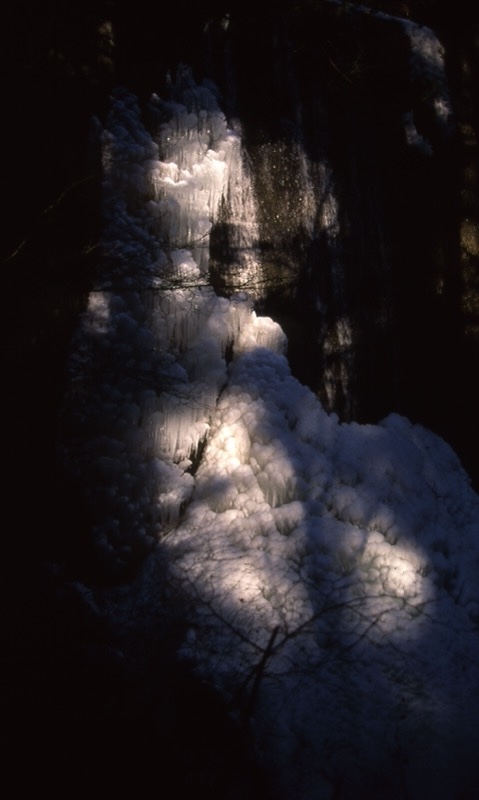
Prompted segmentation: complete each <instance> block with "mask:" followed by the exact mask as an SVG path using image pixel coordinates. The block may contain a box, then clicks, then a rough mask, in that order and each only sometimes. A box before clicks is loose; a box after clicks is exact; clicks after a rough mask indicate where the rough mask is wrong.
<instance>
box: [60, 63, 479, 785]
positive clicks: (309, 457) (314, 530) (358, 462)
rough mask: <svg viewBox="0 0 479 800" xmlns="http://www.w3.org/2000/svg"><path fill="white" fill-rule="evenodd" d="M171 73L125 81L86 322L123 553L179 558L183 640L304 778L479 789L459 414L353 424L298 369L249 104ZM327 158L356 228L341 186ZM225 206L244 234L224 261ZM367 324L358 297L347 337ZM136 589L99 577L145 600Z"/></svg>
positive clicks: (97, 455)
mask: <svg viewBox="0 0 479 800" xmlns="http://www.w3.org/2000/svg"><path fill="white" fill-rule="evenodd" d="M170 90H171V94H170V96H169V97H168V98H167V99H166V100H163V99H161V98H160V97H159V96H157V95H155V96H153V97H152V98H151V101H150V103H149V104H148V107H147V108H145V109H140V106H139V103H138V101H137V99H136V98H135V97H133V96H132V95H131V94H129V93H128V92H126V91H124V90H118V91H117V92H116V94H115V95H114V97H113V98H112V104H111V111H110V115H109V117H108V119H107V122H106V125H105V129H104V132H103V152H104V159H103V161H104V214H105V227H104V239H103V250H104V259H103V271H102V274H101V275H100V276H99V279H98V285H97V286H96V287H95V290H94V291H92V293H91V296H90V300H89V304H88V308H87V310H86V312H85V314H84V317H83V319H82V323H81V327H80V330H79V331H78V334H77V337H76V341H75V349H74V354H73V356H72V362H71V373H72V385H73V386H74V387H75V392H74V395H75V397H74V401H73V400H72V404H71V409H70V412H69V413H70V420H69V427H68V436H67V437H66V441H65V445H64V448H65V461H66V463H67V464H68V468H69V469H70V470H71V471H72V472H73V473H75V474H77V475H81V476H83V479H84V481H85V483H86V484H87V499H88V503H89V504H90V507H91V509H92V514H93V516H94V519H95V524H94V536H95V541H96V545H97V551H98V558H99V559H100V560H101V561H102V563H103V564H104V565H105V568H106V569H107V570H109V571H110V572H111V573H112V574H118V575H121V574H122V573H121V569H122V568H123V567H124V566H125V565H127V564H128V563H129V562H130V560H131V559H132V558H133V557H134V556H135V554H138V553H140V554H141V559H139V560H140V561H141V569H140V573H139V577H138V578H137V579H136V584H135V585H136V587H137V589H136V591H139V592H140V593H141V595H142V596H143V597H144V598H150V597H156V594H155V582H156V581H157V580H158V574H159V571H158V569H157V566H158V564H160V563H161V564H162V565H166V566H165V568H166V571H167V575H168V579H167V585H166V587H163V589H162V602H163V603H164V604H165V608H166V613H168V601H169V598H173V597H177V596H178V595H179V594H181V595H182V596H185V597H186V598H187V604H188V622H187V626H186V630H185V633H184V636H183V639H182V642H181V644H180V648H179V657H180V658H181V659H185V660H186V661H187V662H188V663H189V664H190V665H192V666H193V668H194V669H195V670H196V671H197V673H198V674H199V675H200V676H201V678H202V679H203V680H204V681H205V682H207V683H209V684H212V685H214V686H215V687H216V688H217V689H219V690H220V691H221V692H222V693H223V694H224V696H225V698H226V699H227V701H228V702H229V703H230V704H231V713H232V715H233V716H236V717H237V718H239V719H241V720H243V721H245V722H246V723H247V724H248V726H249V729H250V730H251V732H252V735H253V736H254V741H255V747H256V750H257V753H258V757H260V758H261V759H262V761H263V762H264V763H265V764H266V765H267V766H269V767H271V770H272V772H273V774H275V775H276V776H277V780H278V786H279V787H280V788H279V790H278V797H284V798H292V797H301V798H303V800H323V798H324V800H327V799H329V798H330V797H331V796H338V797H339V796H340V797H341V798H344V799H345V800H352V798H356V797H357V792H358V786H360V787H361V793H362V795H363V796H367V797H368V798H378V799H379V798H380V797H381V798H385V797H387V798H388V800H395V799H396V798H397V800H400V798H403V797H406V796H407V797H414V798H425V797H434V798H435V800H451V798H452V797H459V796H466V795H465V792H466V791H468V789H469V788H470V786H471V785H473V783H474V781H477V779H478V774H477V752H478V748H479V733H478V726H477V719H478V714H479V701H478V697H477V692H476V693H474V692H472V691H471V689H472V688H474V689H477V686H478V685H479V638H478V625H479V584H478V581H477V576H478V573H479V500H478V498H477V496H476V495H475V494H474V492H473V491H472V490H471V488H470V486H469V481H468V478H467V476H466V474H465V472H464V471H463V470H462V467H461V465H460V463H459V461H458V459H457V457H456V456H455V454H454V453H453V452H452V450H451V449H450V448H449V446H448V445H447V444H446V443H445V442H444V441H442V440H441V439H440V438H439V437H437V436H435V435H434V434H432V433H430V432H429V431H427V430H426V429H424V428H422V427H420V426H418V425H413V424H411V423H410V422H409V421H408V420H407V419H405V418H403V417H400V416H398V415H390V416H388V417H387V418H386V419H384V420H383V421H382V422H381V423H380V424H378V425H359V424H357V423H351V424H341V423H340V422H339V420H338V417H337V416H336V415H335V414H334V413H330V414H329V413H326V411H325V410H324V408H323V407H322V405H321V404H320V402H319V400H318V399H317V397H316V396H315V395H314V393H313V392H312V391H311V390H310V389H309V388H307V387H306V386H304V385H302V384H301V383H299V382H298V381H297V380H296V379H295V378H294V377H293V376H292V375H291V371H290V367H289V364H288V361H287V358H286V356H285V353H286V344H287V342H286V337H285V335H284V333H283V331H282V330H281V328H280V326H279V325H278V324H277V323H276V322H274V321H273V320H272V319H270V318H269V317H262V316H261V315H260V314H258V309H257V306H256V305H255V304H256V302H257V300H258V298H261V287H262V286H263V285H264V276H263V275H262V272H261V270H262V266H261V261H260V259H259V257H258V252H257V244H258V242H257V239H258V222H257V219H258V218H257V214H258V206H257V203H258V197H257V196H255V191H254V186H253V184H252V177H251V172H250V164H249V163H248V159H247V157H246V154H245V152H244V150H243V146H242V139H241V130H240V127H239V126H237V127H236V128H234V129H233V128H232V127H230V126H229V124H228V121H227V119H226V117H225V115H224V114H223V113H222V111H221V108H220V106H219V102H218V98H217V94H216V91H215V87H214V85H212V84H210V83H204V84H202V85H197V84H196V83H195V82H194V81H193V79H192V77H191V74H190V73H189V72H188V71H187V70H186V69H183V70H181V71H180V73H179V74H178V75H177V76H176V77H175V78H174V79H171V81H170ZM267 163H268V160H267V159H263V161H262V164H263V166H264V164H267ZM269 163H271V164H272V165H274V166H276V165H277V161H276V159H275V158H273V157H271V158H270V161H269ZM320 174H322V175H323V178H324V186H323V199H324V202H323V205H322V211H321V213H322V220H321V225H322V226H323V234H324V236H326V238H327V237H329V241H330V244H331V247H333V246H335V242H336V240H337V238H338V237H339V236H340V234H341V231H340V229H339V228H338V222H337V215H336V210H337V205H336V204H337V199H336V197H335V195H334V186H333V184H332V183H331V182H329V183H328V181H330V176H329V173H328V172H327V170H326V169H325V168H324V167H322V168H321V170H320ZM267 177H268V176H267V175H265V174H263V177H262V180H263V181H267ZM304 177H305V180H306V177H307V176H304ZM305 192H306V193H307V185H305ZM308 196H309V195H308ZM308 213H309V212H308ZM310 222H311V219H309V222H308V224H310ZM222 224H224V225H225V226H226V227H227V228H228V230H229V231H230V232H231V231H233V232H234V237H233V240H231V239H229V240H228V241H229V242H230V243H231V241H232V248H231V251H230V252H229V255H228V261H227V264H226V266H225V273H224V274H223V275H221V263H220V262H219V260H218V256H217V255H216V256H215V265H214V272H215V276H213V279H212V278H211V275H210V271H209V267H210V248H209V245H210V236H211V233H212V229H213V228H214V226H215V225H219V226H221V225H222ZM311 224H312V223H311ZM315 224H316V223H315ZM218 276H219V278H220V279H221V278H222V279H223V282H224V286H228V287H229V291H228V292H223V294H224V295H226V296H220V294H219V293H217V292H216V291H215V288H214V287H215V285H216V283H217V281H218V279H219V278H218ZM350 338H351V330H350V327H349V322H348V320H347V319H346V318H345V319H343V320H342V321H338V323H337V326H336V329H334V330H331V331H329V332H328V334H327V336H326V342H327V346H328V347H330V348H331V349H333V348H344V350H347V348H348V346H349V345H350V343H351V342H350ZM327 380H328V376H327V375H326V381H327ZM345 381H347V375H346V376H345ZM331 391H332V389H331ZM138 587H139V588H138ZM85 591H86V590H85ZM133 595H134V593H132V595H131V596H130V595H128V594H126V593H123V594H120V595H118V594H115V592H114V591H112V593H111V595H110V596H108V594H107V593H106V594H105V593H103V594H102V596H101V598H100V596H95V593H94V592H93V591H92V592H90V593H89V598H90V599H89V602H90V603H91V604H92V606H95V604H97V607H98V608H100V607H101V608H102V610H103V612H104V613H107V614H109V615H110V616H111V617H112V618H115V619H116V620H117V621H118V623H119V624H121V622H122V620H124V619H128V620H129V623H128V624H131V620H132V619H134V618H135V613H137V612H136V611H135V605H134V601H133V599H132V597H133ZM163 610H164V609H163ZM142 613H143V614H144V613H145V612H144V606H143V611H142ZM150 613H151V615H152V620H153V619H154V608H151V609H150ZM253 687H255V689H254V697H253ZM463 793H464V794H463Z"/></svg>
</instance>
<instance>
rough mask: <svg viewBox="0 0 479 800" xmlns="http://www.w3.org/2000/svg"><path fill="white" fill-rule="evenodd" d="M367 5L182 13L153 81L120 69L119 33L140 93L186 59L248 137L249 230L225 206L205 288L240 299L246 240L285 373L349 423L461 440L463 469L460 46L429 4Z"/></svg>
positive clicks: (464, 244) (467, 238)
mask: <svg viewBox="0 0 479 800" xmlns="http://www.w3.org/2000/svg"><path fill="white" fill-rule="evenodd" d="M286 5H287V4H284V6H286ZM373 5H375V8H374V9H373V10H372V11H371V10H370V11H367V10H365V9H364V8H362V7H360V6H354V5H351V4H348V5H344V4H341V3H334V2H328V3H310V4H297V6H295V7H294V8H293V9H291V8H286V7H281V8H280V9H279V10H278V11H277V12H276V13H275V15H274V16H271V15H270V14H268V13H266V12H260V11H258V10H256V9H252V8H250V7H249V6H248V4H246V6H245V5H242V6H241V8H236V7H235V5H234V4H233V5H232V6H231V7H230V9H229V12H228V13H222V11H221V9H219V7H218V6H221V4H216V6H214V7H212V8H211V9H205V10H204V16H203V18H202V19H201V24H200V22H199V18H198V17H196V18H195V17H194V16H191V15H190V14H188V15H186V16H185V17H184V24H182V26H181V32H182V33H181V36H180V37H178V38H177V40H175V43H173V42H172V41H171V37H170V38H168V37H166V38H167V39H168V41H165V42H164V47H163V48H162V50H161V54H159V55H158V57H157V63H156V71H155V70H153V71H151V70H150V72H149V74H148V77H146V74H145V72H143V73H142V74H141V75H134V74H133V73H132V72H131V71H129V65H131V63H132V53H133V50H134V49H135V37H134V36H133V37H132V38H130V40H129V43H128V47H127V46H126V45H127V43H126V41H125V40H124V39H122V36H121V35H119V36H118V54H119V63H120V65H121V63H122V58H121V56H122V55H123V59H124V60H123V68H122V69H123V73H124V74H122V70H121V69H120V71H119V75H118V77H119V78H120V80H121V79H122V78H123V77H128V78H129V81H130V84H136V85H135V86H134V87H133V88H134V89H135V90H137V89H138V88H139V87H140V86H141V88H142V90H143V92H144V94H145V96H147V94H148V92H149V90H150V88H151V89H153V88H154V90H155V91H160V92H161V87H159V86H158V82H157V83H156V85H155V84H154V77H153V76H159V73H160V72H161V71H164V74H166V70H167V69H170V70H171V74H174V73H175V70H176V68H177V66H178V63H179V62H181V61H184V62H185V63H188V64H189V65H190V66H191V67H192V69H193V73H194V75H195V78H196V79H197V80H202V79H203V78H204V77H206V78H208V79H212V80H213V81H214V82H215V83H216V85H217V86H218V87H219V91H220V98H221V102H220V105H221V108H222V110H223V111H224V113H225V115H226V117H227V119H228V122H229V124H231V125H232V126H235V127H236V129H237V130H239V129H240V130H241V137H242V141H243V147H244V153H245V159H246V164H245V169H247V170H249V172H250V175H251V181H252V190H253V196H252V198H249V200H250V202H252V203H254V204H255V205H256V212H257V216H256V219H257V230H255V231H254V232H253V231H249V232H247V235H246V236H245V229H244V225H243V223H242V222H241V219H240V217H241V212H238V206H241V203H242V202H243V201H244V198H238V196H237V195H233V196H232V197H230V198H229V202H227V203H225V204H224V207H223V211H222V215H221V218H220V219H219V220H218V221H217V222H216V224H215V225H214V228H213V230H212V232H211V254H210V255H211V262H210V267H211V279H212V281H213V283H214V285H215V287H216V288H217V289H218V290H219V291H222V292H223V293H225V294H226V295H227V294H228V293H229V292H231V291H232V290H233V289H234V288H235V285H236V284H235V274H236V275H237V273H238V266H239V264H240V263H241V259H244V258H245V257H246V256H245V253H246V251H247V249H248V248H249V247H250V246H251V242H253V243H254V248H255V256H257V257H258V258H259V260H260V262H261V268H262V276H263V277H262V285H261V287H255V289H256V290H257V291H256V302H257V307H258V308H259V310H260V311H261V312H262V313H266V314H269V315H271V316H273V317H274V318H275V319H276V320H278V321H279V322H280V324H281V325H282V326H283V328H284V329H285V331H286V333H287V335H288V338H289V353H288V356H289V358H290V362H291V364H292V368H293V371H294V373H295V374H296V375H297V376H298V377H299V378H300V379H301V380H303V381H305V382H306V383H308V385H310V386H311V387H312V388H313V390H314V391H316V392H317V393H318V395H319V397H320V399H321V401H322V402H323V404H324V405H325V407H326V408H327V409H328V410H335V411H336V412H337V413H339V415H340V417H341V418H342V419H344V420H351V419H356V420H359V421H377V420H378V419H380V418H381V417H382V416H384V414H386V413H387V412H388V411H390V410H396V411H399V412H400V413H404V414H406V415H408V416H410V417H412V418H414V419H416V420H418V421H420V422H422V423H424V424H426V425H429V426H431V427H433V428H434V429H436V430H438V431H439V432H440V433H441V434H443V435H445V436H446V438H448V439H449V440H452V441H453V443H454V444H455V445H456V446H457V447H459V449H460V444H461V441H462V443H463V445H464V458H465V459H466V461H467V447H466V445H465V441H466V439H467V437H465V436H464V435H463V433H461V426H460V425H458V424H457V423H456V422H455V420H456V419H457V413H458V409H459V408H463V399H464V396H465V395H469V394H470V390H471V386H470V382H469V381H468V377H467V376H468V373H469V371H470V366H469V364H470V362H469V359H470V358H471V356H472V352H473V350H474V347H475V344H474V342H475V340H474V330H475V323H474V319H475V311H474V308H475V289H474V279H473V272H474V271H473V269H472V267H471V263H470V262H471V258H472V259H473V260H474V258H475V256H474V252H473V250H474V247H473V246H472V249H471V242H472V240H473V239H474V235H475V234H474V230H475V227H474V226H475V222H474V220H470V221H469V222H467V223H466V222H464V221H462V215H463V214H464V211H463V210H462V208H461V203H462V205H463V207H464V199H463V200H461V197H462V198H464V197H465V194H464V191H462V193H461V181H462V183H463V184H464V181H465V180H468V181H469V183H470V181H471V180H473V176H472V173H471V164H470V163H469V162H467V164H464V165H463V167H462V170H463V175H464V176H467V177H464V178H461V167H460V163H461V158H462V160H463V161H464V158H463V157H462V155H461V154H462V152H463V149H461V143H462V141H463V138H464V137H462V138H461V135H462V134H461V130H462V129H461V126H460V124H458V122H460V116H458V113H460V111H459V112H458V102H457V100H458V96H459V95H460V94H461V92H462V96H464V94H467V91H466V90H465V87H464V83H465V82H464V80H462V81H461V80H459V83H458V80H457V77H458V74H457V70H456V73H454V69H453V66H454V57H455V53H456V51H457V50H458V49H459V48H458V47H457V46H456V50H455V49H454V42H452V43H451V44H448V43H447V42H446V47H445V48H444V47H443V45H442V43H441V42H440V41H439V39H438V38H437V36H436V34H435V33H433V32H432V30H431V29H429V28H427V27H424V26H423V25H420V24H416V23H415V22H412V21H411V19H410V17H414V13H415V12H416V11H417V12H418V13H419V14H421V13H422V14H423V15H424V14H425V13H426V15H427V11H428V9H427V8H426V5H425V4H416V5H417V6H418V8H417V9H416V8H415V7H413V6H414V4H406V5H405V6H404V8H403V7H402V6H401V7H399V5H398V4H384V3H383V4H379V3H377V4H373ZM406 6H407V7H406ZM378 7H380V8H378ZM384 11H387V12H388V13H384ZM432 11H433V10H432V9H429V16H430V18H431V19H432V21H433V22H436V21H438V22H439V23H440V22H441V20H440V19H439V20H436V19H435V18H434V14H433V13H432ZM201 13H202V12H198V15H199V16H201ZM394 14H398V15H399V16H393V15H394ZM436 16H437V14H436ZM422 21H423V20H422V19H421V22H422ZM426 21H427V20H426ZM137 24H139V23H137ZM164 27H165V25H164ZM174 27H175V23H174V21H173V20H172V19H171V21H168V22H167V24H166V28H167V29H168V30H173V28H174ZM140 28H141V26H140ZM119 30H120V32H121V25H119ZM200 31H201V32H200ZM145 35H146V34H145V33H144V30H143V29H141V30H139V31H138V33H137V37H138V38H137V41H138V42H140V41H144V36H145ZM142 37H143V38H142ZM464 47H465V45H464ZM128 48H130V49H128ZM463 49H464V48H463ZM150 58H153V56H152V55H150ZM471 63H472V61H471ZM137 69H138V67H137ZM454 75H456V78H454ZM161 80H162V76H161V75H160V77H159V82H160V83H161ZM165 91H166V87H165ZM451 92H452V99H451ZM463 106H464V103H463ZM462 113H463V115H465V116H467V115H469V116H468V118H471V109H470V108H469V109H468V111H467V113H466V112H465V111H464V109H463V112H462ZM472 127H473V126H472ZM468 130H469V131H471V130H472V128H471V125H469V128H468ZM468 165H469V166H468ZM468 196H469V197H470V196H471V191H470V189H469V192H468ZM232 204H236V207H235V208H234V207H233V205H232ZM470 211H471V209H470V208H469V210H468V213H470ZM243 222H244V220H243ZM248 242H249V244H248ZM461 248H462V259H463V262H462V264H461ZM225 263H227V264H228V265H229V267H228V269H227V270H225V266H224V265H225ZM461 276H466V277H467V276H469V277H468V279H467V280H466V281H464V280H463V277H461ZM249 288H250V290H251V289H252V287H249ZM471 309H472V313H471ZM465 314H466V315H467V320H466V318H465ZM466 327H467V330H468V331H469V335H468V339H467V343H466V345H465V344H464V331H465V329H466ZM468 348H469V349H468ZM445 365H447V367H446V368H445ZM471 409H472V404H471ZM470 414H471V416H472V411H471V412H470ZM469 421H470V420H469Z"/></svg>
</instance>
